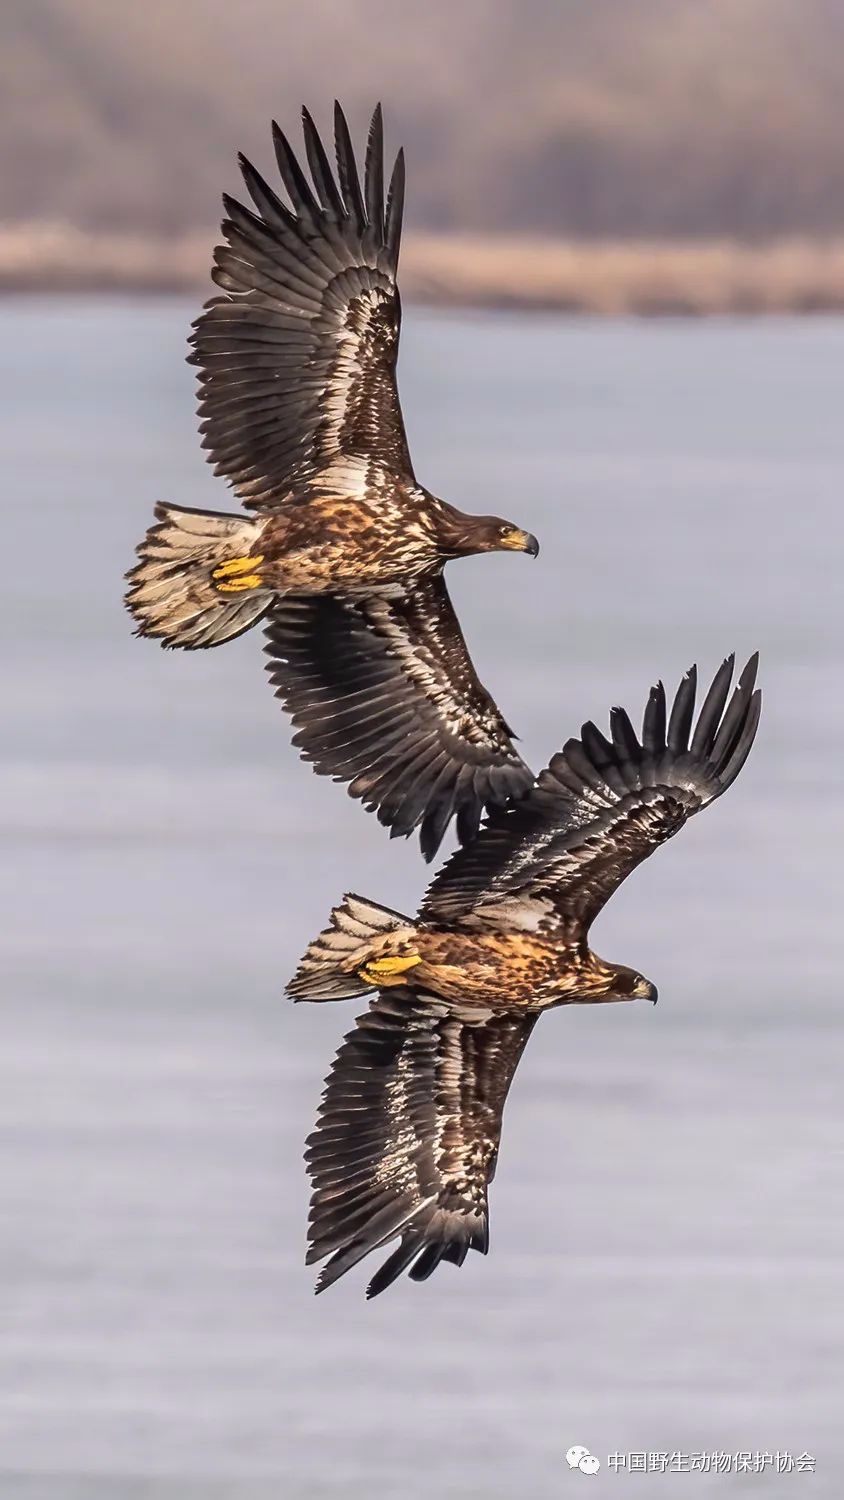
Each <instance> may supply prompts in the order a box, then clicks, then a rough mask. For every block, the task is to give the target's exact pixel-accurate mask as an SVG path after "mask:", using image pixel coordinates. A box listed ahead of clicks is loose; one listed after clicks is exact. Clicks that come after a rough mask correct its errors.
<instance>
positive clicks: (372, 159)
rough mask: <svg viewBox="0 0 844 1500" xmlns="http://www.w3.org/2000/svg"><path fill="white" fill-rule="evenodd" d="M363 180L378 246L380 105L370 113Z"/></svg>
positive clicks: (381, 224) (381, 231) (381, 155)
mask: <svg viewBox="0 0 844 1500" xmlns="http://www.w3.org/2000/svg"><path fill="white" fill-rule="evenodd" d="M363 180H364V193H365V196H366V216H367V218H368V220H369V223H370V226H371V227H372V228H373V229H374V230H375V231H376V239H377V242H378V244H379V245H380V244H381V243H382V241H383V238H384V121H383V118H382V115H381V105H380V104H376V106H375V109H374V110H373V112H372V120H371V122H370V126H369V136H368V139H367V142H366V163H365V166H364V174H363Z"/></svg>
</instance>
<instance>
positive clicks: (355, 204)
mask: <svg viewBox="0 0 844 1500" xmlns="http://www.w3.org/2000/svg"><path fill="white" fill-rule="evenodd" d="M334 145H335V150H336V152H337V175H338V177H339V179H340V191H341V193H342V195H343V202H344V203H345V205H346V212H347V214H348V216H349V218H350V219H351V220H352V223H353V224H354V225H355V228H356V229H357V231H358V233H359V234H362V233H363V231H364V229H365V228H366V210H365V208H364V203H363V198H362V196H361V190H360V179H359V178H358V169H357V164H356V162H355V153H354V147H353V146H352V138H351V136H350V134H349V127H348V124H347V123H346V116H345V115H344V114H343V111H342V109H341V107H340V103H339V100H337V99H335V101H334Z"/></svg>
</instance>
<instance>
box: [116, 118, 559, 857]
mask: <svg viewBox="0 0 844 1500" xmlns="http://www.w3.org/2000/svg"><path fill="white" fill-rule="evenodd" d="M303 129H304V138H305V152H306V155H307V161H308V166H309V168H310V175H311V181H310V182H309V181H308V179H307V177H306V175H305V172H304V171H303V169H302V167H301V166H300V165H299V162H298V161H297V159H296V157H295V155H294V153H293V151H292V149H291V147H290V145H289V143H288V141H287V139H286V137H285V136H284V135H283V134H282V132H281V131H280V130H279V128H278V126H277V125H273V139H274V143H275V152H276V157H277V159H278V167H279V172H280V174H281V179H282V182H283V183H284V187H285V189H286V191H287V199H288V201H287V202H283V201H282V199H281V198H280V197H279V196H278V195H277V194H276V193H275V192H274V191H273V189H272V188H270V187H269V186H268V185H267V183H266V182H265V181H264V179H263V178H262V177H261V176H260V175H259V173H258V172H256V170H255V168H254V167H253V166H252V165H251V164H250V163H249V162H248V161H246V159H245V158H244V157H241V158H240V167H241V171H242V173H243V177H244V180H245V183H246V187H247V189H248V192H249V195H250V197H251V199H252V202H253V204H254V210H252V209H248V208H245V207H243V205H242V204H240V203H237V202H235V200H234V199H232V198H229V197H228V196H225V197H224V200H223V201H224V204H225V207H226V213H227V215H228V217H227V218H226V219H225V220H224V221H223V225H222V232H223V236H224V239H225V243H224V244H222V245H219V246H218V247H217V249H216V250H215V252H214V262H215V263H214V269H213V271H212V273H211V274H212V277H213V279H214V281H215V282H216V283H217V285H218V286H219V287H220V288H221V290H222V293H223V295H222V296H221V297H217V298H214V299H213V300H212V301H211V302H209V303H207V304H206V307H205V310H204V312H203V313H202V315H201V317H200V318H199V319H198V320H197V321H196V323H195V324H194V329H195V332H194V335H193V338H192V340H191V342H192V344H193V349H194V352H193V354H192V355H191V356H190V358H191V361H192V362H193V363H194V364H196V365H197V366H198V368H199V414H200V417H201V419H202V420H201V426H200V430H201V432H202V433H203V447H205V448H207V449H208V453H209V461H210V462H211V463H213V464H214V466H215V467H214V472H215V473H216V474H220V475H223V476H224V477H225V478H226V479H227V480H228V481H229V483H230V484H231V485H232V486H233V488H234V490H235V492H236V494H237V495H238V496H239V497H240V499H241V500H242V502H243V504H244V506H245V507H246V508H247V510H249V511H251V512H252V516H251V518H247V517H245V516H238V515H219V514H216V513H213V512H208V511H198V510H187V509H181V508H179V507H178V506H175V505H165V504H159V505H158V506H156V511H155V514H156V518H157V519H156V524H155V525H154V526H152V527H150V529H149V531H148V532H147V535H146V538H145V540H144V541H143V543H142V544H141V546H140V547H139V548H138V554H139V557H140V559H141V560H140V562H139V563H138V564H137V566H136V567H135V568H133V569H132V571H131V572H130V573H129V575H128V577H129V580H130V586H129V589H128V593H127V599H126V602H127V605H128V608H129V610H130V611H131V613H132V614H133V616H134V618H135V621H136V622H137V633H138V634H139V635H147V636H154V637H157V638H158V639H159V640H160V641H161V642H162V644H163V645H165V646H181V647H183V648H185V649H188V650H195V649H197V648H200V647H206V646H216V645H219V644H220V643H221V642H223V641H227V640H231V639H232V638H233V637H234V636H237V635H240V634H242V632H243V631H245V630H248V629H249V628H250V627H251V626H252V625H255V624H256V623H257V622H258V621H259V620H266V622H267V631H266V635H267V648H266V649H267V652H268V653H269V657H270V661H269V667H268V670H269V673H270V677H271V680H272V682H273V685H274V687H275V690H276V694H277V696H278V697H279V698H280V699H281V702H282V703H283V705H284V707H285V708H286V709H287V710H288V711H289V713H290V714H291V715H292V718H293V723H294V725H295V727H296V731H297V732H296V735H295V737H294V743H295V744H296V745H298V746H299V748H300V750H301V752H302V755H303V757H304V758H305V759H306V760H309V761H311V762H312V764H313V766H314V768H315V769H316V770H317V771H318V772H320V773H322V774H323V775H327V776H332V777H334V779H335V780H337V781H345V782H348V783H349V792H350V793H351V795H352V796H354V797H359V798H360V799H361V800H362V801H363V803H364V805H365V806H366V807H368V808H370V809H372V810H374V811H375V812H377V815H378V817H379V818H380V820H381V822H382V823H384V824H386V825H388V826H389V828H390V829H391V830H392V833H393V834H409V833H411V832H412V831H413V829H414V828H416V827H420V841H421V845H422V850H423V852H424V854H425V856H426V858H431V856H432V855H433V854H434V852H435V851H436V849H437V848H438V846H439V844H440V842H441V840H442V837H443V834H444V832H445V830H446V828H447V827H448V824H449V822H450V820H451V818H452V817H456V819H457V832H458V836H459V838H460V840H461V841H462V842H468V841H469V840H471V839H472V838H473V837H474V835H475V834H476V833H477V830H478V825H479V822H480V817H481V813H482V811H483V809H484V807H503V806H506V805H507V804H508V803H509V801H510V800H511V799H516V798H518V797H519V796H520V795H522V794H523V793H524V792H525V791H526V790H527V789H528V787H529V786H530V784H531V782H532V780H533V776H532V772H531V771H530V770H529V769H528V767H527V766H526V765H525V763H524V761H523V760H522V759H521V757H520V756H519V755H518V753H517V752H516V750H515V748H514V746H513V739H512V731H511V730H510V729H509V727H508V726H507V724H506V723H505V722H504V719H503V718H502V716H501V714H500V713H499V711H498V709H497V708H496V705H495V703H494V702H493V701H492V699H491V697H490V696H489V694H488V693H487V691H486V689H485V688H484V687H483V685H482V684H481V682H480V681H479V679H478V677H477V674H476V672H475V670H474V667H473V666H472V662H471V659H470V657H469V653H468V651H467V649H466V644H465V641H464V639H463V636H462V634H461V631H460V626H459V624H458V621H457V617H456V615H455V613H454V610H453V608H452V606H451V602H450V600H449V596H448V592H447V590H446V586H445V582H444V580H443V568H444V566H445V564H446V562H447V561H448V560H449V559H450V558H456V557H465V556H467V555H469V554H471V553H476V552H493V551H501V550H508V551H518V552H528V553H530V554H531V555H532V556H536V554H537V552H538V550H539V548H538V543H537V541H536V538H535V537H533V536H531V535H530V534H529V533H528V532H526V531H522V530H521V529H520V528H519V527H518V526H515V525H513V524H512V522H509V521H503V520H501V519H500V518H499V517H497V516H472V515H466V514H464V513H463V512H462V511H459V510H456V509H455V508H454V506H452V505H449V504H447V503H446V502H445V501H444V500H440V499H438V498H437V497H436V496H435V495H432V494H431V493H430V491H428V490H426V489H425V488H424V487H423V486H422V485H420V484H418V483H417V481H416V478H415V476H414V472H413V466H412V464H411V461H410V454H409V452H408V447H407V439H406V437H405V431H404V422H403V420H402V414H401V407H400V405H399V397H398V390H397V387H396V356H397V354H398V344H399V326H400V321H401V310H400V303H399V294H398V288H397V286H396V269H397V266H398V258H399V241H400V238H401V222H402V205H403V201H404V159H403V155H402V153H401V152H399V154H398V157H397V158H396V162H395V166H394V168H393V172H392V176H391V179H390V184H389V189H388V191H387V195H386V203H385V197H384V152H383V140H382V125H381V109H380V106H379V107H378V108H377V109H376V110H375V113H374V115H373V117H372V123H371V126H370V130H369V139H368V142H367V147H366V158H365V164H364V173H363V182H362V184H361V181H360V179H359V176H358V171H357V167H356V164H355V157H354V152H353V149H352V144H351V140H350V137H349V131H348V127H347V125H346V120H345V118H344V115H343V112H342V110H341V109H340V107H339V105H337V106H335V156H336V176H335V173H334V171H333V170H332V167H331V165H330V163H329V160H328V156H327V154H326V151H325V148H324V147H323V144H322V142H321V140H320V137H319V135H318V133H317V130H316V127H315V125H314V123H313V120H312V119H311V116H310V115H309V114H308V112H307V110H304V111H303Z"/></svg>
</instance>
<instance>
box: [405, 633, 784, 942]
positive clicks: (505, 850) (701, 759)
mask: <svg viewBox="0 0 844 1500" xmlns="http://www.w3.org/2000/svg"><path fill="white" fill-rule="evenodd" d="M757 664H758V658H757V657H756V656H753V657H751V659H750V661H749V662H748V663H747V666H746V667H745V668H744V671H743V672H742V674H741V677H740V678H739V681H738V684H737V686H736V688H735V689H734V691H733V695H732V697H731V698H730V701H729V703H727V694H728V691H729V685H730V681H731V679H732V673H733V665H734V663H733V658H732V657H729V658H728V659H727V661H725V662H724V664H723V665H722V666H721V667H720V668H719V671H718V672H717V673H716V676H715V678H714V681H713V683H712V686H711V688H710V690H709V692H708V694H707V696H706V699H705V701H704V704H703V707H702V709H701V712H700V716H699V718H698V722H697V726H696V728H695V731H694V734H693V735H692V739H691V748H690V747H689V736H690V732H691V729H692V722H693V717H694V701H695V687H696V672H695V669H694V668H692V670H691V671H690V672H688V673H687V674H686V676H685V677H684V678H683V681H682V682H681V684H680V687H679V688H678V690H677V694H676V696H675V699H674V703H673V706H672V709H671V714H670V717H669V718H668V727H667V730H666V704H665V691H664V689H663V686H662V684H661V683H658V684H657V686H656V687H655V688H654V689H652V691H651V694H650V697H649V699H648V704H647V707H646V709H645V715H644V722H643V729H642V741H641V743H640V742H639V740H638V739H637V737H636V735H635V733H634V732H633V729H632V726H631V724H630V720H629V719H628V717H627V715H626V714H624V713H623V712H622V711H621V710H614V711H613V714H612V716H611V729H612V742H610V741H608V740H607V739H606V738H605V737H604V735H602V734H601V732H600V730H598V729H597V728H596V727H595V725H594V724H584V726H583V729H582V730H581V737H580V739H579V740H569V741H568V743H567V744H566V745H565V747H564V748H563V750H562V751H560V753H559V754H558V755H555V756H554V757H553V759H552V760H551V763H550V765H549V766H548V768H547V769H546V770H544V771H542V772H541V774H540V776H539V777H538V778H537V781H536V783H535V785H534V787H533V788H532V790H531V791H530V792H529V793H528V795H527V796H526V797H525V798H524V799H523V800H522V801H521V802H520V803H519V804H518V805H517V806H515V807H513V808H511V809H510V810H509V811H504V812H495V813H493V814H492V815H491V816H490V818H489V822H488V825H487V826H485V827H484V828H482V829H481V832H480V834H479V835H478V837H477V839H476V840H475V842H474V843H473V844H472V845H470V846H469V847H468V848H466V849H461V850H458V852H457V853H456V854H455V855H453V856H452V858H451V859H450V860H449V862H448V863H447V864H446V865H445V866H444V868H443V869H442V870H441V871H440V872H439V874H438V875H437V876H436V878H435V879H434V880H433V882H432V884H431V886H430V888H429V890H428V893H427V895H426V897H425V900H424V902H423V905H422V909H421V913H420V915H421V917H422V918H423V919H424V920H425V921H428V922H431V923H434V924H438V925H449V924H457V925H460V924H461V922H464V921H466V920H469V921H470V922H471V923H472V924H473V925H477V924H478V922H481V923H482V922H483V921H484V918H485V913H488V914H489V915H488V921H489V923H490V925H491V926H494V927H495V928H496V929H498V930H502V929H505V930H506V929H507V928H508V927H512V928H527V929H531V928H535V927H536V926H537V925H539V927H540V928H541V929H542V930H554V929H555V928H556V929H559V930H560V931H561V934H565V936H566V938H567V939H568V940H569V941H572V942H575V941H578V940H579V939H580V938H583V939H585V937H586V934H587V933H588V930H589V927H590V924H591V923H592V922H593V921H594V919H595V917H596V916H597V915H598V913H599V911H600V910H601V908H602V907H603V906H604V904H605V902H606V901H607V900H608V899H609V897H610V896H611V895H612V893H613V891H615V890H616V889H617V888H618V886H619V885H620V884H621V883H622V881H623V880H625V879H626V878H627V876H628V875H629V874H630V873H631V871H632V870H634V869H635V868H636V866H637V865H639V864H641V862H642V860H643V859H647V857H648V856H649V855H650V854H652V853H653V852H654V850H655V849H657V848H659V845H660V844H662V843H664V842H665V840H666V839H668V838H670V837H671V836H672V835H673V834H675V833H677V832H678V830H679V829H680V828H681V827H682V826H683V824H684V823H685V822H686V820H687V819H688V818H690V817H691V816H692V815H693V814H694V813H696V812H698V811H699V810H700V809H701V808H702V807H706V806H707V805H708V804H709V803H710V802H713V801H715V799H716V798H717V797H720V796H721V794H722V793H723V792H725V791H726V789H727V787H728V786H730V785H731V784H732V782H733V781H734V780H735V778H736V776H737V775H738V773H739V771H740V770H741V768H742V766H743V765H744V762H745V760H746V759H747V756H748V755H749V753H750V748H751V746H752V744H753V740H754V737H755V735H756V729H757V726H758V723H759V714H760V710H761V693H760V692H759V690H758V689H757V690H756V691H754V683H755V680H756V669H757ZM725 704H726V705H727V706H726V711H724V705H725Z"/></svg>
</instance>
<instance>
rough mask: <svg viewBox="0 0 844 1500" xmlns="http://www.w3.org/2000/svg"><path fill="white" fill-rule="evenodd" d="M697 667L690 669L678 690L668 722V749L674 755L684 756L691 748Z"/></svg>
mask: <svg viewBox="0 0 844 1500" xmlns="http://www.w3.org/2000/svg"><path fill="white" fill-rule="evenodd" d="M696 692H697V667H689V670H688V672H687V673H686V675H685V677H684V678H683V680H682V682H681V683H680V686H679V687H678V689H677V695H676V697H675V699H674V703H673V705H672V708H671V717H670V719H669V720H668V749H669V750H670V751H671V752H672V754H673V755H684V754H685V752H686V751H687V750H688V748H689V731H690V729H691V727H692V719H693V717H694V711H695V694H696Z"/></svg>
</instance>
